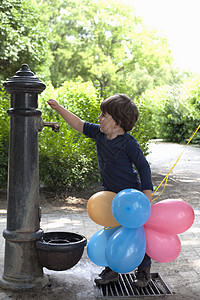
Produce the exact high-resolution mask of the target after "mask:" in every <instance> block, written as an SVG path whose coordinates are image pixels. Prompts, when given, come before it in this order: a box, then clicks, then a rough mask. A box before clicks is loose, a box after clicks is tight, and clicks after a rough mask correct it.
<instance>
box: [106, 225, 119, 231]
mask: <svg viewBox="0 0 200 300" xmlns="http://www.w3.org/2000/svg"><path fill="white" fill-rule="evenodd" d="M119 226H120V225H117V226H114V227H104V230H109V229H113V228H116V227H119Z"/></svg>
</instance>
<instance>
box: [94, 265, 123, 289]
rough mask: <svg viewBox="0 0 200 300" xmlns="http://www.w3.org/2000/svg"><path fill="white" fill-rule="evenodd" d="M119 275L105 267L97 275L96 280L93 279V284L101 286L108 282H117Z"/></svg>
mask: <svg viewBox="0 0 200 300" xmlns="http://www.w3.org/2000/svg"><path fill="white" fill-rule="evenodd" d="M118 279H119V274H118V273H116V272H114V271H113V270H111V269H110V268H109V267H106V268H105V269H104V270H103V271H102V272H101V274H99V275H98V277H97V278H95V280H94V282H95V283H96V284H97V285H103V284H108V283H110V282H115V281H118Z"/></svg>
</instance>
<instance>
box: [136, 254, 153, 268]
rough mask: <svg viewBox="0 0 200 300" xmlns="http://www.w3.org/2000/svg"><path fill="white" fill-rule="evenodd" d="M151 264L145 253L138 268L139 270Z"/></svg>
mask: <svg viewBox="0 0 200 300" xmlns="http://www.w3.org/2000/svg"><path fill="white" fill-rule="evenodd" d="M150 265H151V258H150V257H149V256H148V255H147V254H146V253H145V256H144V258H143V261H142V262H141V264H140V265H139V266H138V270H141V269H143V268H147V267H149V266H150Z"/></svg>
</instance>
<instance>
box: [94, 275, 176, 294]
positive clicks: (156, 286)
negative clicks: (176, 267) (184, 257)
mask: <svg viewBox="0 0 200 300" xmlns="http://www.w3.org/2000/svg"><path fill="white" fill-rule="evenodd" d="M134 279H135V274H134V273H128V274H120V277H119V280H118V281H117V282H112V283H109V284H105V285H99V286H97V285H94V288H95V294H96V297H97V298H104V297H108V298H121V297H123V298H135V297H141V296H143V297H145V296H146V297H149V296H166V295H172V294H173V293H172V291H171V290H170V288H169V286H168V285H167V283H166V282H165V281H164V280H163V278H162V277H161V276H160V275H159V274H158V273H151V281H150V283H149V284H148V286H147V287H144V288H137V287H134V286H133V285H132V282H133V280H134Z"/></svg>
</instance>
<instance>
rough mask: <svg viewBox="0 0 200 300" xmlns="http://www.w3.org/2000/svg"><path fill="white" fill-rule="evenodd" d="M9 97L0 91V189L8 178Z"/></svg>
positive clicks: (4, 185)
mask: <svg viewBox="0 0 200 300" xmlns="http://www.w3.org/2000/svg"><path fill="white" fill-rule="evenodd" d="M9 99H10V97H9V95H8V94H7V93H6V92H5V91H4V90H3V89H0V188H1V187H6V184H7V177H8V144H9V128H10V118H9V117H8V115H7V110H8V108H9V106H10V101H9Z"/></svg>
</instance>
